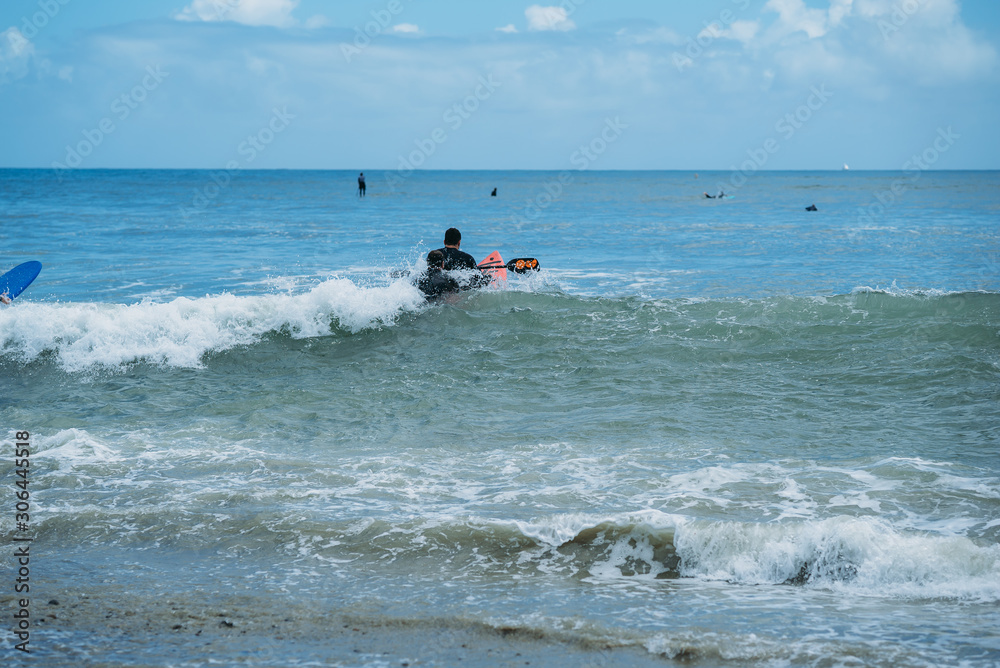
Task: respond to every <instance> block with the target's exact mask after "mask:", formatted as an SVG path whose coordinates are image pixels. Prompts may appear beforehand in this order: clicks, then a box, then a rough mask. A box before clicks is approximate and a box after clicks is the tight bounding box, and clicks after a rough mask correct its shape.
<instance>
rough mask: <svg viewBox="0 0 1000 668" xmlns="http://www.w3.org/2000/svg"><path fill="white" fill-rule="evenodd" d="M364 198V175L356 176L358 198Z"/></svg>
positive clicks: (362, 173)
mask: <svg viewBox="0 0 1000 668" xmlns="http://www.w3.org/2000/svg"><path fill="white" fill-rule="evenodd" d="M364 196H365V173H364V172H361V174H360V175H358V197H364Z"/></svg>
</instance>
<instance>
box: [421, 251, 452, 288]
mask: <svg viewBox="0 0 1000 668" xmlns="http://www.w3.org/2000/svg"><path fill="white" fill-rule="evenodd" d="M417 288H418V289H419V290H420V291H421V292H422V293H424V296H425V297H427V298H428V299H431V298H433V297H440V296H441V295H446V294H450V293H453V292H458V291H459V290H461V289H462V288H461V286H460V285H459V284H458V281H456V280H455V279H454V278H452V277H451V276H449V275H448V274H446V273H445V270H444V253H442V252H441V251H440V250H432V251H431V252H430V253H428V254H427V271H426V272H424V274H423V276H421V277H420V279H419V280H418V281H417Z"/></svg>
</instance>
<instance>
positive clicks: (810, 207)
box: [806, 204, 819, 211]
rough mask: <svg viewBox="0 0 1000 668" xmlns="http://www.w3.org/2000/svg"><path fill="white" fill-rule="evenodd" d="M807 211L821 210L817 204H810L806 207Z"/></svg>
mask: <svg viewBox="0 0 1000 668" xmlns="http://www.w3.org/2000/svg"><path fill="white" fill-rule="evenodd" d="M806 211H819V209H817V208H816V205H815V204H810V205H809V206H807V207H806Z"/></svg>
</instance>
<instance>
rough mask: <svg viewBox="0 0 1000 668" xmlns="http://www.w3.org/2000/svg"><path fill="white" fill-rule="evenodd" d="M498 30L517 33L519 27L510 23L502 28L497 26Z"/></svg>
mask: <svg viewBox="0 0 1000 668" xmlns="http://www.w3.org/2000/svg"><path fill="white" fill-rule="evenodd" d="M497 32H506V33H515V32H517V27H516V26H515V25H514V24H513V23H510V24H508V25H505V26H504V27H502V28H497Z"/></svg>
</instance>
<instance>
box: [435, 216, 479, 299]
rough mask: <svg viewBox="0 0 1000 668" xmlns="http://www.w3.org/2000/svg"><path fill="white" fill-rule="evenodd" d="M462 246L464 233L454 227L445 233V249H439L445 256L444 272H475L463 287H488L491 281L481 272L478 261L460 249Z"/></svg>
mask: <svg viewBox="0 0 1000 668" xmlns="http://www.w3.org/2000/svg"><path fill="white" fill-rule="evenodd" d="M461 245H462V233H461V232H459V231H458V230H457V229H455V228H454V227H449V228H448V229H447V231H445V233H444V248H439V249H438V250H439V251H441V253H442V255H444V264H443V265H442V266H441V268H442V269H443V270H444V271H463V272H464V271H469V270H473V271H475V272H476V273H475V274H474V275H472V276H471V277H470V278H469V279H467V280H466V281H465V285H464V286H463V287H469V288H478V287H482V286H484V285H487V284H488V283H489V279H488V278H486V277H485V276H484V275H483V274H482V272H480V271H479V267H478V266H477V265H476V259H475V258H474V257H472V256H471V255H469V254H468V253H466V252H465V251H462V250H460V249H459V247H460V246H461Z"/></svg>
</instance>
